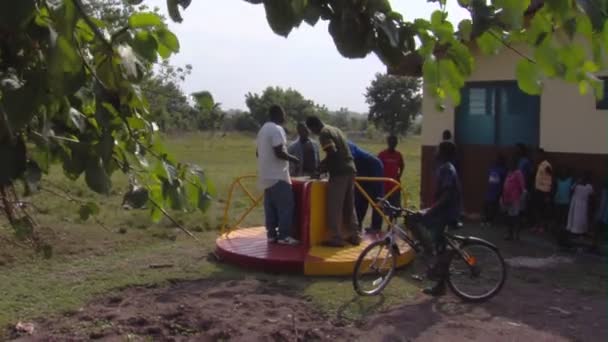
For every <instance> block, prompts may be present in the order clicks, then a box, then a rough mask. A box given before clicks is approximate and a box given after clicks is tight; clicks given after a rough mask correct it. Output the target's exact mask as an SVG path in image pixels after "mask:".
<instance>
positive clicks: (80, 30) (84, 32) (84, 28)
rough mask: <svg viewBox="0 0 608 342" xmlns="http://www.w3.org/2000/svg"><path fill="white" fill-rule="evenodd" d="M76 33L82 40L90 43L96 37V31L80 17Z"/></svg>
mask: <svg viewBox="0 0 608 342" xmlns="http://www.w3.org/2000/svg"><path fill="white" fill-rule="evenodd" d="M76 33H77V35H78V38H79V39H80V41H82V42H85V43H90V42H92V41H93V40H94V39H95V33H93V30H92V29H91V27H89V24H87V22H86V21H84V20H82V19H79V20H78V22H77V23H76Z"/></svg>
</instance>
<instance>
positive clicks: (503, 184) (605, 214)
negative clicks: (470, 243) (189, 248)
mask: <svg viewBox="0 0 608 342" xmlns="http://www.w3.org/2000/svg"><path fill="white" fill-rule="evenodd" d="M535 157H536V158H535V161H536V163H534V162H533V161H532V159H531V158H530V157H529V154H528V149H527V148H526V146H524V145H523V144H518V145H517V146H516V153H515V155H514V156H513V158H511V160H509V161H508V162H507V161H506V159H505V157H504V156H502V155H499V156H498V157H497V158H496V161H495V162H494V163H493V165H492V166H491V167H490V169H489V171H488V178H487V179H488V184H487V188H486V196H485V203H484V215H483V221H482V224H484V225H491V224H493V223H494V221H495V220H496V218H497V216H498V214H499V213H500V212H501V210H502V211H503V212H504V213H505V214H506V217H507V224H508V227H509V230H508V234H507V236H506V239H507V240H513V239H515V240H518V239H519V235H520V230H521V228H522V227H523V226H524V225H526V224H527V225H528V226H529V227H530V228H531V231H532V232H534V233H538V234H543V233H545V232H548V231H551V232H552V233H554V234H555V235H556V237H557V238H558V242H559V243H560V244H562V245H564V246H566V245H569V241H570V240H571V238H572V237H573V236H581V235H585V234H591V235H593V237H594V238H595V239H594V242H599V238H600V237H601V236H602V233H603V231H604V230H605V227H606V226H607V225H608V205H607V199H606V196H607V194H608V184H607V185H606V186H605V187H604V189H603V190H602V192H601V196H600V197H599V198H600V200H599V201H597V204H598V205H596V206H595V210H593V206H592V203H593V201H592V200H593V196H594V194H596V191H595V190H594V187H593V184H592V177H591V173H590V172H589V171H583V172H580V173H578V174H576V172H575V171H573V170H572V169H571V168H567V167H561V166H560V167H554V166H553V164H552V163H551V161H550V160H549V158H548V156H547V153H545V151H544V150H543V149H538V150H537V151H536V155H535ZM551 228H553V229H551Z"/></svg>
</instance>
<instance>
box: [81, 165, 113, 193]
mask: <svg viewBox="0 0 608 342" xmlns="http://www.w3.org/2000/svg"><path fill="white" fill-rule="evenodd" d="M85 181H86V183H87V185H88V186H89V188H90V189H91V190H93V191H95V192H97V193H100V194H104V195H107V194H109V193H110V189H111V188H112V181H111V179H110V177H109V176H108V174H107V173H106V170H105V169H104V167H103V162H102V160H101V158H99V157H97V158H90V159H89V160H88V161H87V167H86V170H85Z"/></svg>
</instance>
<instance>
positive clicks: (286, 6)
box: [264, 0, 308, 37]
mask: <svg viewBox="0 0 608 342" xmlns="http://www.w3.org/2000/svg"><path fill="white" fill-rule="evenodd" d="M307 5H308V0H289V1H285V0H264V8H265V9H266V19H267V20H268V24H269V25H270V28H271V29H272V31H274V33H276V34H278V35H281V36H283V37H287V36H288V35H289V33H290V32H291V30H293V29H294V28H295V27H298V26H299V25H300V23H301V22H302V20H303V19H304V12H305V10H306V7H307Z"/></svg>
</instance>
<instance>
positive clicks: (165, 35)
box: [155, 29, 179, 59]
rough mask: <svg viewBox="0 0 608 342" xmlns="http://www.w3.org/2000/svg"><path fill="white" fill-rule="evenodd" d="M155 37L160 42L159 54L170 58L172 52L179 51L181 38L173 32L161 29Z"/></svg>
mask: <svg viewBox="0 0 608 342" xmlns="http://www.w3.org/2000/svg"><path fill="white" fill-rule="evenodd" d="M155 38H156V41H157V42H158V54H159V55H160V56H161V57H162V58H164V59H166V58H169V57H170V56H171V54H172V53H178V52H179V40H178V39H177V36H176V35H175V34H173V32H171V31H169V30H167V29H161V30H158V31H157V32H155Z"/></svg>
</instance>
